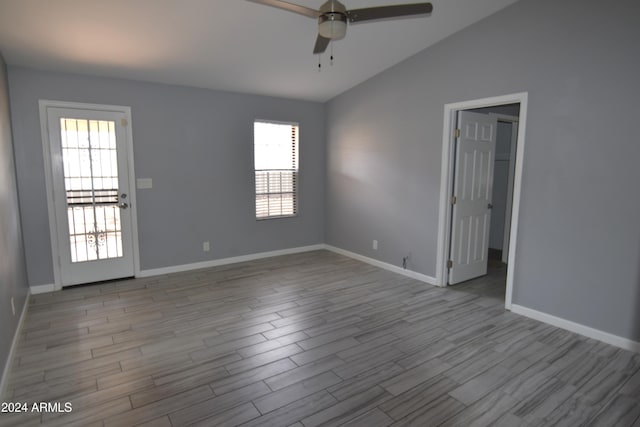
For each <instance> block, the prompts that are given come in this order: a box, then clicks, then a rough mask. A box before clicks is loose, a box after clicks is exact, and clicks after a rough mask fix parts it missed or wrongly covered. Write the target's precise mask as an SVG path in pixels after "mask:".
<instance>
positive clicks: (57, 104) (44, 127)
mask: <svg viewBox="0 0 640 427" xmlns="http://www.w3.org/2000/svg"><path fill="white" fill-rule="evenodd" d="M38 104H39V108H40V133H41V135H42V152H43V155H44V171H45V185H46V189H47V210H48V215H49V236H50V238H51V254H52V264H53V280H54V284H53V286H54V290H60V289H62V285H63V283H62V274H61V268H60V256H59V253H58V248H59V246H58V233H57V232H56V229H55V224H56V211H55V204H54V200H53V171H52V168H51V142H50V140H49V126H48V119H47V109H48V108H75V109H80V110H96V111H111V112H118V113H122V114H124V115H125V117H126V120H127V126H125V132H126V137H127V140H128V141H127V142H128V144H127V161H128V163H129V182H130V183H131V191H130V194H129V201H130V203H129V204H130V206H129V208H130V209H131V211H132V212H131V234H132V236H131V237H132V239H133V266H134V274H135V276H139V275H140V253H139V252H140V249H139V248H140V246H139V243H138V215H137V202H136V191H135V182H136V180H135V170H134V161H133V132H132V129H131V128H132V124H131V123H132V121H131V107H126V106H120V105H101V104H85V103H79V102H65V101H52V100H46V99H41V100H39V101H38Z"/></svg>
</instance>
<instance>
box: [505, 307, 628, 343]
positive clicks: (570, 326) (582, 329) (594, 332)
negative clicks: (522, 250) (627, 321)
mask: <svg viewBox="0 0 640 427" xmlns="http://www.w3.org/2000/svg"><path fill="white" fill-rule="evenodd" d="M511 312H513V313H516V314H520V315H522V316H525V317H529V318H531V319H535V320H539V321H541V322H544V323H548V324H550V325H553V326H557V327H558V328H562V329H566V330H567V331H570V332H575V333H576V334H580V335H583V336H585V337H588V338H593V339H595V340H598V341H602V342H604V343H607V344H611V345H613V346H616V347H620V348H622V349H624V350H629V351H633V352H636V353H640V342H636V341H632V340H630V339H627V338H623V337H620V336H618V335H613V334H610V333H608V332H604V331H601V330H599V329H594V328H591V327H589V326H585V325H581V324H580V323H576V322H572V321H570V320H566V319H562V318H560V317H556V316H552V315H551V314H547V313H543V312H541V311H537V310H532V309H530V308H527V307H523V306H521V305H517V304H512V305H511Z"/></svg>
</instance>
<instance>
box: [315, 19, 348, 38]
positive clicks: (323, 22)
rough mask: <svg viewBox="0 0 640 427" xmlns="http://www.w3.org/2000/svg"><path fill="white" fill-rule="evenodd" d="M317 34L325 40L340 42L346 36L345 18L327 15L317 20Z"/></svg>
mask: <svg viewBox="0 0 640 427" xmlns="http://www.w3.org/2000/svg"><path fill="white" fill-rule="evenodd" d="M318 34H320V35H321V36H322V37H324V38H326V39H331V40H341V39H343V38H344V36H346V35H347V16H346V15H345V14H343V13H327V14H324V15H320V17H319V18H318Z"/></svg>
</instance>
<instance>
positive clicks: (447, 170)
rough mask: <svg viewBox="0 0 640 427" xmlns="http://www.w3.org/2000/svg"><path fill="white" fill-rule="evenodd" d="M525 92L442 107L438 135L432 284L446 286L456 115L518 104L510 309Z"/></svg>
mask: <svg viewBox="0 0 640 427" xmlns="http://www.w3.org/2000/svg"><path fill="white" fill-rule="evenodd" d="M527 100H528V93H527V92H520V93H513V94H509V95H503V96H496V97H491V98H483V99H476V100H470V101H463V102H455V103H451V104H446V105H445V106H444V123H443V132H442V162H441V163H442V171H441V177H440V211H439V221H438V252H437V260H436V284H437V285H438V286H447V261H448V259H447V258H448V256H447V254H448V253H449V248H450V238H451V233H450V230H451V203H450V200H449V199H450V195H451V194H452V188H453V187H452V180H453V167H452V161H453V154H454V153H453V151H454V144H453V141H454V139H453V134H454V130H455V119H456V112H457V111H460V110H469V109H473V108H483V107H492V106H496V105H503V104H515V103H519V104H520V117H519V119H520V121H519V126H518V141H517V148H516V169H515V176H514V187H513V207H512V211H511V236H510V238H509V260H510V261H511V262H509V264H508V266H507V289H506V295H505V308H506V309H507V310H511V300H512V297H513V277H514V267H515V262H514V261H515V259H516V258H515V257H516V247H517V244H516V243H517V239H518V219H519V218H520V215H519V212H520V190H521V186H522V165H523V161H524V142H525V134H526V125H527Z"/></svg>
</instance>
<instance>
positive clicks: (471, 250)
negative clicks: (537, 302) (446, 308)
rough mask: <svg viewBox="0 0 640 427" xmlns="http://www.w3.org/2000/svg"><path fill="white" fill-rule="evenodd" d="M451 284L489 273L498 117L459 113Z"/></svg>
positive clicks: (452, 220)
mask: <svg viewBox="0 0 640 427" xmlns="http://www.w3.org/2000/svg"><path fill="white" fill-rule="evenodd" d="M457 123H458V124H457V128H458V130H459V136H458V137H457V139H456V155H455V171H454V182H453V188H454V190H453V198H452V203H453V210H452V219H451V245H450V248H451V249H450V258H449V259H450V262H449V284H451V285H453V284H456V283H460V282H464V281H465V280H469V279H473V278H475V277H478V276H482V275H485V274H487V256H488V252H489V227H490V225H491V208H492V205H491V200H492V199H491V197H492V190H493V168H494V160H495V148H496V131H497V119H496V118H495V117H491V116H488V115H485V114H479V113H472V112H469V111H460V112H458V118H457Z"/></svg>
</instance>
